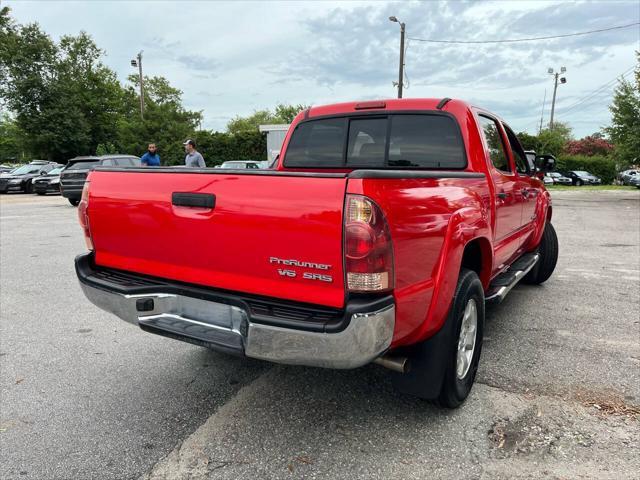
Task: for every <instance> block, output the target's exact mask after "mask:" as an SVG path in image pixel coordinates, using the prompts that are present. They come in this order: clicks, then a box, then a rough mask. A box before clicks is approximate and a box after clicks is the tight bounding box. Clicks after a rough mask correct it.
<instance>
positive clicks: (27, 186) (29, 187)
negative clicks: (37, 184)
mask: <svg viewBox="0 0 640 480" xmlns="http://www.w3.org/2000/svg"><path fill="white" fill-rule="evenodd" d="M24 193H33V184H32V183H31V182H27V183H26V184H25V185H24Z"/></svg>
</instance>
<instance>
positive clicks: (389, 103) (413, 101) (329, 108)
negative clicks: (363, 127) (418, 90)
mask: <svg viewBox="0 0 640 480" xmlns="http://www.w3.org/2000/svg"><path fill="white" fill-rule="evenodd" d="M443 101H444V99H443V98H389V99H379V100H362V101H358V102H344V103H333V104H330V105H321V106H317V107H311V108H310V109H309V110H308V112H307V113H305V112H306V111H305V112H303V113H304V115H305V116H306V117H319V116H323V115H339V114H344V113H355V112H359V111H360V112H366V111H371V110H383V111H384V110H436V109H437V107H438V105H439V104H440V103H441V102H443ZM454 106H455V107H458V108H460V107H462V108H470V107H471V106H472V105H471V104H470V103H468V102H465V101H464V100H457V99H448V100H447V101H446V103H445V105H444V106H443V107H442V109H443V110H445V109H447V107H454Z"/></svg>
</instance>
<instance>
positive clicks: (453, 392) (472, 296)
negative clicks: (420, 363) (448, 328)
mask: <svg viewBox="0 0 640 480" xmlns="http://www.w3.org/2000/svg"><path fill="white" fill-rule="evenodd" d="M470 300H473V301H474V302H475V306H476V311H477V328H476V338H475V347H474V351H473V356H472V358H471V365H470V366H469V368H468V370H467V372H466V374H465V375H464V376H463V377H462V378H458V374H457V372H456V367H457V360H458V341H459V338H460V330H461V327H462V318H463V316H464V312H465V308H466V307H467V303H469V301H470ZM447 320H448V321H451V322H452V325H453V327H454V329H453V335H452V337H451V345H450V351H449V358H448V359H447V360H446V363H445V367H446V370H445V374H444V379H443V381H442V389H441V390H440V395H438V398H437V400H436V404H438V405H440V406H441V407H445V408H457V407H459V406H460V405H462V403H463V402H464V401H465V400H466V399H467V397H468V396H469V393H470V392H471V387H472V386H473V382H474V381H475V379H476V372H477V371H478V364H479V363H480V352H481V350H482V338H483V335H484V290H483V288H482V283H481V282H480V279H479V278H478V275H477V274H476V272H474V271H472V270H467V269H466V268H463V269H461V270H460V276H459V278H458V285H457V286H456V293H455V296H454V297H453V302H452V304H451V310H449V318H448V319H447Z"/></svg>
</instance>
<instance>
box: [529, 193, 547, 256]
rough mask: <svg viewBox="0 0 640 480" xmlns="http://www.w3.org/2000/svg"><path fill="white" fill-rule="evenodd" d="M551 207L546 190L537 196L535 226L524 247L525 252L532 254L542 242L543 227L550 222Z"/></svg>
mask: <svg viewBox="0 0 640 480" xmlns="http://www.w3.org/2000/svg"><path fill="white" fill-rule="evenodd" d="M552 211H553V209H552V206H551V194H549V192H548V191H547V190H544V193H543V194H542V195H538V203H537V205H536V225H535V228H534V230H533V234H532V235H531V236H530V237H529V241H528V242H527V245H526V246H525V251H527V252H532V251H534V250H535V249H536V248H538V245H540V241H541V240H542V234H543V233H544V227H545V225H546V224H547V222H550V221H551V215H552Z"/></svg>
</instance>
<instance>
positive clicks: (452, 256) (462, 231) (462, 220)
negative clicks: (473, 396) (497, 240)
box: [403, 207, 493, 344]
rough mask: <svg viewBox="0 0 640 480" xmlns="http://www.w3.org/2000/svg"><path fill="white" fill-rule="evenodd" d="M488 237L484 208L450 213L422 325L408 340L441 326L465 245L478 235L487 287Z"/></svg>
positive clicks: (490, 257)
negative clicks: (431, 293)
mask: <svg viewBox="0 0 640 480" xmlns="http://www.w3.org/2000/svg"><path fill="white" fill-rule="evenodd" d="M490 238H491V229H490V227H489V222H488V218H487V215H486V213H485V212H484V211H483V210H480V209H478V208H476V207H466V208H462V209H460V210H457V211H456V212H455V213H454V214H453V215H452V216H451V219H450V220H449V224H448V226H447V231H446V237H445V241H444V245H443V247H442V251H441V252H440V258H439V260H438V267H437V273H436V275H435V278H434V287H433V296H432V298H431V304H430V305H429V310H428V311H427V316H426V318H425V320H424V322H423V323H422V325H421V326H420V327H419V328H418V329H417V330H416V331H415V332H414V333H413V334H412V335H411V336H410V338H408V339H407V342H406V343H407V344H412V343H418V342H421V341H423V340H425V339H426V338H429V337H431V336H433V335H434V334H435V333H437V332H438V331H439V330H440V329H441V328H442V326H443V324H444V322H445V320H446V318H447V314H448V312H449V308H450V306H451V301H452V299H453V294H454V292H455V289H456V285H457V282H458V276H459V273H460V266H461V264H462V256H463V254H464V249H465V246H466V245H467V244H468V243H469V242H471V241H473V240H477V239H480V241H481V242H482V243H481V248H482V253H483V265H482V272H483V274H482V275H481V277H482V278H481V280H482V281H483V286H484V287H485V288H486V287H487V285H488V283H489V277H490V274H491V269H492V265H493V249H492V248H491V241H490V240H489V239H490ZM403 343H405V342H403Z"/></svg>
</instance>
